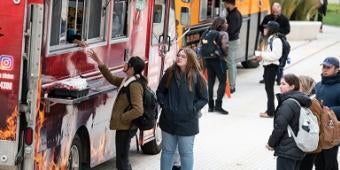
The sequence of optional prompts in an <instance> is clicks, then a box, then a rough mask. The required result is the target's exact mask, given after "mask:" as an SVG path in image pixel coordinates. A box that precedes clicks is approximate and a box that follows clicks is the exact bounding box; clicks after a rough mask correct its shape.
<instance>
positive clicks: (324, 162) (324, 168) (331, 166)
mask: <svg viewBox="0 0 340 170" xmlns="http://www.w3.org/2000/svg"><path fill="white" fill-rule="evenodd" d="M338 149H339V148H338V146H335V147H333V148H330V149H326V150H322V151H321V152H320V153H319V154H318V155H317V156H316V159H315V170H338V161H337V156H338Z"/></svg>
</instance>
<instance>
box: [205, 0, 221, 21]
mask: <svg viewBox="0 0 340 170" xmlns="http://www.w3.org/2000/svg"><path fill="white" fill-rule="evenodd" d="M220 6H221V3H220V1H219V0H200V21H204V20H206V19H208V18H214V17H216V16H219V14H220V9H221V7H220Z"/></svg>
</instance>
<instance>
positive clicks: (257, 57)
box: [255, 56, 263, 62]
mask: <svg viewBox="0 0 340 170" xmlns="http://www.w3.org/2000/svg"><path fill="white" fill-rule="evenodd" d="M255 59H256V61H258V62H260V61H262V60H263V58H262V57H261V56H256V58H255Z"/></svg>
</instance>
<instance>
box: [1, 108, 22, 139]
mask: <svg viewBox="0 0 340 170" xmlns="http://www.w3.org/2000/svg"><path fill="white" fill-rule="evenodd" d="M17 117H18V109H17V107H16V108H15V109H14V111H13V112H12V114H11V116H10V117H8V118H7V120H6V124H7V127H6V128H5V129H3V130H0V140H14V139H15V137H16V136H15V135H16V130H17Z"/></svg>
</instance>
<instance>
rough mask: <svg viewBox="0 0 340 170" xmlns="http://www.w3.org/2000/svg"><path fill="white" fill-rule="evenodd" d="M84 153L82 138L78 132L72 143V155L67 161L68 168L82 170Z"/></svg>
mask: <svg viewBox="0 0 340 170" xmlns="http://www.w3.org/2000/svg"><path fill="white" fill-rule="evenodd" d="M84 156H85V155H84V153H83V148H82V143H81V139H80V137H79V135H78V134H76V135H75V136H74V138H73V141H72V145H71V148H70V155H69V159H68V163H67V169H68V170H82V169H84V168H85V167H83V164H82V162H83V160H84Z"/></svg>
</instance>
